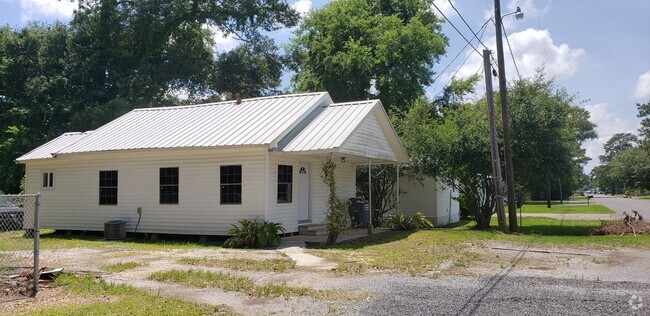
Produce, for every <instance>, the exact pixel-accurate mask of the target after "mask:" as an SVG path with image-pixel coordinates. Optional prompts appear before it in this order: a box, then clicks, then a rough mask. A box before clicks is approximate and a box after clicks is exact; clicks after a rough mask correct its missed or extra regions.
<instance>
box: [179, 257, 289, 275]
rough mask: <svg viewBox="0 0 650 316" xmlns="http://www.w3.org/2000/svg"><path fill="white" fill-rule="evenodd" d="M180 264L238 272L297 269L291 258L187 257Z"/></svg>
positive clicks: (180, 260)
mask: <svg viewBox="0 0 650 316" xmlns="http://www.w3.org/2000/svg"><path fill="white" fill-rule="evenodd" d="M178 261H179V262H180V263H183V264H189V265H194V266H206V267H224V268H228V269H232V270H238V271H275V272H284V271H286V270H289V269H294V268H296V262H295V261H293V260H291V259H290V258H271V259H264V260H254V259H248V258H220V259H215V258H205V257H204V258H192V257H185V258H181V259H179V260H178Z"/></svg>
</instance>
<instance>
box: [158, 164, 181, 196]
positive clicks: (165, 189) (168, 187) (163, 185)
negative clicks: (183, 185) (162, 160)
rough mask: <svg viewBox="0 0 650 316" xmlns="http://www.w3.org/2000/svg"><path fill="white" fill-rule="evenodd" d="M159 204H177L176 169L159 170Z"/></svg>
mask: <svg viewBox="0 0 650 316" xmlns="http://www.w3.org/2000/svg"><path fill="white" fill-rule="evenodd" d="M160 204H178V167H174V168H160Z"/></svg>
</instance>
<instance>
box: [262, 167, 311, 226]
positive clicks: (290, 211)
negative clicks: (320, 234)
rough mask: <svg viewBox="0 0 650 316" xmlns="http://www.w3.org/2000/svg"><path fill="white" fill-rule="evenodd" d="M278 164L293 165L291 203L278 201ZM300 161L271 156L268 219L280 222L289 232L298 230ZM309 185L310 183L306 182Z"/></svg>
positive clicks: (267, 206) (267, 204)
mask: <svg viewBox="0 0 650 316" xmlns="http://www.w3.org/2000/svg"><path fill="white" fill-rule="evenodd" d="M278 165H289V166H293V189H292V197H291V203H278V198H277V194H278ZM299 170H300V162H299V160H297V159H291V158H289V157H278V156H273V155H271V157H270V158H269V177H268V194H267V200H266V220H268V221H271V222H275V223H280V224H282V226H283V227H284V229H286V231H287V233H294V232H297V231H298V199H299V197H298V187H299V186H301V185H304V184H302V183H300V182H299V181H300V177H299V174H298V171H299ZM306 185H309V184H306Z"/></svg>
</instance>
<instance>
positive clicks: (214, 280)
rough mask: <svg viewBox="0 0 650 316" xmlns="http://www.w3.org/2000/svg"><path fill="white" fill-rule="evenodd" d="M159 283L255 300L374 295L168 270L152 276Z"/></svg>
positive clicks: (340, 298)
mask: <svg viewBox="0 0 650 316" xmlns="http://www.w3.org/2000/svg"><path fill="white" fill-rule="evenodd" d="M149 279H151V280H156V281H167V282H174V283H180V284H184V285H191V286H196V287H200V288H205V287H214V288H219V289H222V290H224V291H229V292H241V293H245V294H248V295H251V296H255V297H284V298H289V297H291V296H309V297H312V298H315V299H323V300H352V301H360V300H362V299H367V298H368V297H371V296H373V295H371V294H369V293H368V292H351V291H344V290H336V291H335V290H314V289H310V288H306V287H294V286H289V285H287V284H286V283H281V284H265V285H255V284H254V283H253V281H252V280H251V279H250V278H246V277H238V276H233V275H231V274H229V273H223V272H217V273H214V272H208V271H200V270H193V269H190V270H169V271H164V272H156V273H153V274H151V275H150V276H149Z"/></svg>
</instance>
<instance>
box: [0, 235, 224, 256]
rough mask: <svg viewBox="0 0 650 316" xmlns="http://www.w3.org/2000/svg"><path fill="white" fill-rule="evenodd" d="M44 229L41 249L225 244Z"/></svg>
mask: <svg viewBox="0 0 650 316" xmlns="http://www.w3.org/2000/svg"><path fill="white" fill-rule="evenodd" d="M43 231H44V233H42V234H41V250H56V249H71V248H89V249H115V248H118V249H122V250H139V251H164V250H171V249H196V248H215V247H217V248H221V247H222V245H223V242H222V241H214V242H206V243H199V242H198V240H199V237H198V236H174V235H162V236H160V237H159V240H158V241H155V242H154V241H148V240H147V241H145V240H143V239H142V237H141V236H138V237H137V238H133V239H128V240H125V241H119V240H117V241H115V240H112V241H108V240H104V239H103V236H102V234H101V233H97V232H90V233H80V232H76V233H60V232H57V231H53V230H43ZM0 238H2V237H0ZM0 244H1V243H0Z"/></svg>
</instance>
